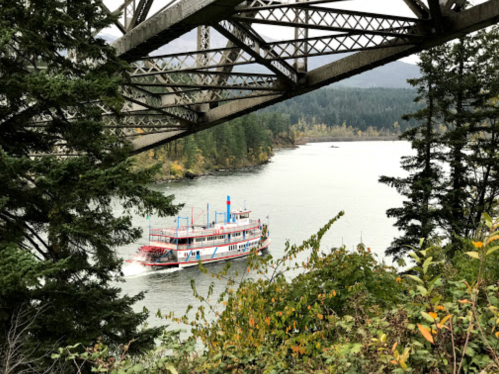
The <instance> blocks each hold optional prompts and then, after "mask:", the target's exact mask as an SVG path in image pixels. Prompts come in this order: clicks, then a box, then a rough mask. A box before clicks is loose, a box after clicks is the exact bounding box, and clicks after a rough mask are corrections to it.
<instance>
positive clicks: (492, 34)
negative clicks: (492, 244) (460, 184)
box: [464, 27, 499, 236]
mask: <svg viewBox="0 0 499 374" xmlns="http://www.w3.org/2000/svg"><path fill="white" fill-rule="evenodd" d="M474 39H475V40H476V44H477V45H476V48H475V49H474V53H473V54H472V55H471V56H470V58H471V67H472V74H471V75H472V76H471V79H470V81H471V82H470V83H471V84H472V85H471V84H469V85H468V86H471V87H472V89H471V90H470V89H468V90H469V91H471V92H473V95H472V96H471V97H470V98H469V99H468V105H469V106H470V107H471V108H472V110H469V111H468V115H467V118H466V120H467V122H468V126H467V127H468V132H469V141H468V144H467V152H466V155H467V163H468V167H469V170H470V173H469V177H468V179H467V181H468V187H467V189H468V192H469V193H468V196H469V199H470V200H469V202H468V204H467V206H468V207H469V208H468V210H467V222H466V228H465V232H464V235H466V236H468V235H472V234H473V233H474V231H475V230H476V228H477V227H478V225H479V222H480V218H481V214H482V213H483V212H486V213H488V214H490V215H492V216H494V215H495V214H494V209H495V207H496V199H497V198H498V197H499V174H498V171H499V155H498V153H497V149H498V146H499V105H498V99H499V28H498V27H493V28H491V29H490V30H487V31H480V32H479V33H477V35H476V36H475V38H474ZM473 87H474V88H473Z"/></svg>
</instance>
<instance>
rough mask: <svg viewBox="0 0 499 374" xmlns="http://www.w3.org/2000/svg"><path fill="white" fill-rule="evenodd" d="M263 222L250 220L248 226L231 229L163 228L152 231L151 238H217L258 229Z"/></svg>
mask: <svg viewBox="0 0 499 374" xmlns="http://www.w3.org/2000/svg"><path fill="white" fill-rule="evenodd" d="M260 224H261V222H260V221H259V220H250V223H249V224H248V225H244V226H237V227H231V228H228V229H227V228H220V229H215V228H212V229H208V230H207V229H201V230H197V229H198V227H196V226H194V228H193V227H192V226H179V228H178V230H177V228H163V229H151V232H150V235H151V236H168V237H175V238H176V237H178V238H186V237H191V236H192V235H193V234H194V235H195V236H196V237H197V236H217V235H227V234H232V233H235V232H238V231H243V230H248V229H253V228H257V227H258V226H259V225H260Z"/></svg>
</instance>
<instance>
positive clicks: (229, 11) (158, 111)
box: [103, 0, 499, 153]
mask: <svg viewBox="0 0 499 374" xmlns="http://www.w3.org/2000/svg"><path fill="white" fill-rule="evenodd" d="M156 1H159V0H156ZM377 1H378V2H379V3H381V2H383V3H385V4H386V3H388V2H389V1H388V0H377ZM391 1H392V3H393V2H397V1H399V2H403V3H405V5H404V6H407V7H408V8H409V9H410V11H411V13H410V14H412V15H413V16H411V17H400V16H396V15H389V14H374V13H369V12H362V11H358V10H348V8H349V7H351V8H353V7H354V5H356V9H358V7H359V5H362V3H365V4H367V3H368V0H351V1H344V0H246V1H242V0H180V1H178V2H175V1H173V2H172V3H170V4H169V5H167V6H165V7H164V8H163V9H161V10H160V11H158V12H157V13H156V14H153V15H150V14H149V13H150V9H151V6H152V5H153V2H154V0H126V1H125V2H124V3H123V4H122V5H121V6H120V7H119V8H118V9H116V10H110V9H107V8H106V11H108V12H114V13H123V16H122V18H121V21H119V22H117V23H116V26H117V27H118V28H119V30H120V31H121V32H122V33H123V36H121V37H120V38H118V39H117V40H116V41H115V42H114V43H113V46H114V47H115V48H116V51H117V53H118V55H119V56H120V57H121V58H122V59H124V60H126V61H128V62H129V63H130V64H131V66H132V69H133V71H132V74H131V78H130V80H129V82H127V83H126V84H125V85H124V86H123V89H122V95H123V96H124V97H125V99H126V105H125V108H124V112H125V113H126V116H125V118H124V119H118V118H116V117H114V116H112V115H111V114H110V113H108V112H106V113H107V114H109V115H108V116H106V117H105V120H106V126H108V127H109V129H110V130H111V131H116V132H119V133H120V134H122V135H123V136H127V137H130V138H132V143H133V148H134V152H136V153H139V152H142V151H145V150H148V149H152V148H154V147H157V146H159V145H161V144H165V143H168V142H171V141H173V140H175V139H179V138H182V137H184V136H187V135H189V134H193V133H195V132H198V131H202V130H204V129H208V128H210V127H213V126H216V125H218V124H221V123H223V122H226V121H229V120H231V119H234V118H236V117H239V116H242V115H244V114H247V113H250V112H254V111H256V110H258V109H261V108H264V107H267V106H269V105H272V104H275V103H278V102H280V101H283V100H286V99H288V98H292V97H294V96H298V95H302V94H305V93H307V92H310V91H312V90H316V89H318V88H320V87H323V86H326V85H329V84H331V83H334V82H338V81H340V80H342V79H345V78H349V77H351V76H354V75H356V74H359V73H362V72H365V71H367V70H371V69H374V68H376V67H378V66H381V65H384V64H386V63H389V62H392V61H395V60H398V59H400V58H402V57H406V56H409V55H412V54H414V53H417V52H420V51H423V50H425V49H428V48H431V47H433V46H436V45H439V44H442V43H444V42H447V41H450V40H452V39H455V38H458V37H460V36H463V35H466V34H468V33H470V32H473V31H476V30H479V29H481V28H484V27H487V26H490V25H492V24H495V23H497V22H499V0H489V1H486V2H483V3H481V4H479V5H475V6H472V7H469V8H467V9H462V6H463V3H464V1H462V0H427V1H425V2H423V1H422V0H391ZM373 2H375V1H373V0H371V2H370V3H371V4H372V3H373ZM349 4H353V5H349ZM335 5H336V7H337V8H335ZM339 8H341V9H339ZM262 24H263V25H270V26H272V27H273V28H274V29H275V30H276V34H274V35H278V34H280V33H281V32H282V31H281V30H284V28H286V30H288V34H290V35H291V36H292V37H291V38H290V39H289V40H279V41H269V40H267V39H265V38H264V36H262V35H261V33H259V32H258V31H257V29H258V28H259V27H258V25H262ZM267 27H269V26H267ZM260 28H261V27H260ZM196 29H197V48H193V49H194V50H191V51H187V52H183V53H169V54H164V53H163V52H161V51H168V49H169V48H168V45H169V43H171V42H172V41H174V40H176V39H178V38H181V37H182V36H183V35H185V34H187V33H188V32H189V31H191V30H196ZM317 30H318V31H317ZM213 33H218V34H221V35H222V36H223V37H224V38H225V39H226V45H225V46H223V47H221V48H213V46H211V45H210V34H213ZM317 34H320V36H313V35H317ZM225 39H224V40H225ZM158 50H159V52H158ZM332 54H346V55H345V57H343V58H341V59H339V60H336V61H334V62H331V63H327V64H325V65H323V66H320V67H318V68H315V69H313V70H309V69H308V66H309V63H308V62H309V61H308V60H309V58H313V57H314V56H322V55H332ZM257 65H259V67H258V69H256V68H255V67H256V66H257ZM254 71H258V73H255V72H254ZM262 71H263V72H262ZM103 109H104V110H105V108H103Z"/></svg>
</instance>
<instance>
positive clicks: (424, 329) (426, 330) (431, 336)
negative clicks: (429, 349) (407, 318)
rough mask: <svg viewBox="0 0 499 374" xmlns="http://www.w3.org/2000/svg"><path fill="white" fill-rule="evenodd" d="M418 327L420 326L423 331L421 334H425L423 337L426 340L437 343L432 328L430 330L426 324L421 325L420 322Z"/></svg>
mask: <svg viewBox="0 0 499 374" xmlns="http://www.w3.org/2000/svg"><path fill="white" fill-rule="evenodd" d="M418 328H419V331H421V334H422V335H423V337H424V338H425V339H426V340H428V341H429V342H430V343H431V344H435V342H434V341H433V335H432V334H431V332H430V330H428V329H427V328H426V327H424V326H421V325H420V324H419V323H418Z"/></svg>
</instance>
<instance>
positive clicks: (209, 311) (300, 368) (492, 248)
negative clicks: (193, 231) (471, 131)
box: [54, 213, 499, 374]
mask: <svg viewBox="0 0 499 374" xmlns="http://www.w3.org/2000/svg"><path fill="white" fill-rule="evenodd" d="M342 215H343V213H340V214H339V215H338V216H337V217H335V218H334V219H332V220H331V221H330V222H329V223H328V224H327V225H326V226H324V227H323V228H322V229H321V230H320V231H319V232H318V233H317V234H316V235H314V236H312V237H311V238H310V239H309V240H307V241H304V242H303V243H302V244H301V245H299V246H291V245H288V246H287V247H286V251H285V255H284V256H283V257H282V258H279V259H273V258H272V257H271V256H268V257H266V258H262V257H261V256H257V255H256V253H254V254H253V255H252V257H251V258H250V260H249V261H248V269H247V272H248V273H250V276H248V277H245V275H246V273H245V274H244V275H241V276H237V277H234V278H227V270H224V271H222V272H220V273H217V274H209V272H208V271H207V270H206V269H204V268H203V267H202V266H201V265H200V268H201V270H202V271H203V272H205V273H206V277H207V279H206V281H209V280H210V275H211V277H215V278H218V279H219V282H220V281H221V280H222V279H224V280H225V281H226V282H227V285H226V289H225V292H223V293H222V294H221V296H220V297H218V298H216V297H215V296H214V295H213V294H212V292H213V287H214V283H212V286H211V287H210V291H209V293H208V294H207V295H200V294H198V293H197V292H196V287H195V284H193V289H194V294H195V295H196V296H197V297H198V298H199V300H200V301H201V302H202V306H201V307H200V308H199V309H198V310H197V311H195V312H191V313H190V314H189V316H190V317H188V316H187V313H186V316H183V317H182V316H181V317H176V316H173V315H168V316H166V317H164V318H166V320H167V321H168V320H173V321H175V322H179V323H186V324H188V325H189V326H190V328H191V329H192V330H191V331H192V336H191V337H189V338H188V339H187V340H181V339H180V338H179V331H174V332H171V331H170V332H167V331H165V332H164V335H163V339H162V342H161V344H160V346H159V347H158V348H157V349H155V350H154V351H150V352H148V353H147V354H145V355H143V356H138V357H137V356H135V357H134V356H129V355H127V354H126V352H125V353H123V354H120V353H119V352H118V353H116V354H112V353H110V352H109V350H108V349H107V347H106V346H105V345H103V344H97V345H95V346H93V347H91V348H87V349H84V348H83V347H81V346H73V347H67V348H64V349H61V350H60V352H59V353H58V354H56V355H55V356H54V357H55V358H57V359H58V360H62V361H71V360H74V361H75V362H76V363H78V365H81V366H82V367H85V366H86V367H93V368H95V369H97V368H98V369H99V370H100V371H101V372H105V373H112V374H118V373H124V374H131V373H147V374H159V373H171V374H177V373H178V374H184V373H185V374H187V373H210V374H223V373H317V374H319V373H321V374H323V373H337V374H347V373H453V374H460V373H497V372H498V371H499V356H498V354H499V350H498V346H499V331H498V328H499V287H498V285H497V279H498V278H497V277H498V275H499V261H498V258H497V256H498V253H499V251H497V249H498V248H499V246H497V242H496V241H495V240H496V238H497V234H498V231H497V229H498V226H499V223H498V222H497V221H496V222H493V221H492V220H491V219H490V217H488V216H486V215H485V216H484V219H483V230H482V235H481V241H476V242H472V241H471V240H463V249H462V252H459V253H453V254H451V252H448V251H447V250H446V248H443V247H441V246H439V245H432V244H431V243H425V242H424V241H423V240H422V241H421V242H420V243H419V244H418V246H417V247H416V248H412V252H411V258H412V259H413V260H414V263H415V266H414V267H412V268H411V269H410V270H409V271H407V268H406V269H405V270H404V268H403V267H399V266H387V265H386V264H385V263H384V262H382V261H379V259H377V258H376V257H375V256H374V255H373V254H372V253H371V250H370V249H369V248H367V247H366V246H364V245H363V244H361V245H359V246H358V247H357V249H356V250H355V251H352V252H349V251H347V250H346V249H345V248H344V247H343V248H334V249H331V250H328V251H325V252H321V250H320V243H321V239H322V237H323V235H324V234H325V233H326V232H327V231H328V230H329V229H330V228H331V226H332V225H333V224H334V222H336V221H337V220H338V219H339V218H340V217H341V216H342ZM298 258H299V259H300V260H298ZM399 265H400V266H404V265H405V264H404V261H402V260H401V261H399ZM401 273H405V275H404V274H401ZM291 274H294V277H291V276H290V275H291ZM217 287H220V285H217ZM189 310H191V307H188V310H187V311H189ZM197 342H202V343H203V346H204V350H203V351H198V347H199V346H198V344H197ZM131 344H132V345H133V344H135V343H134V342H132V343H131Z"/></svg>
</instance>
